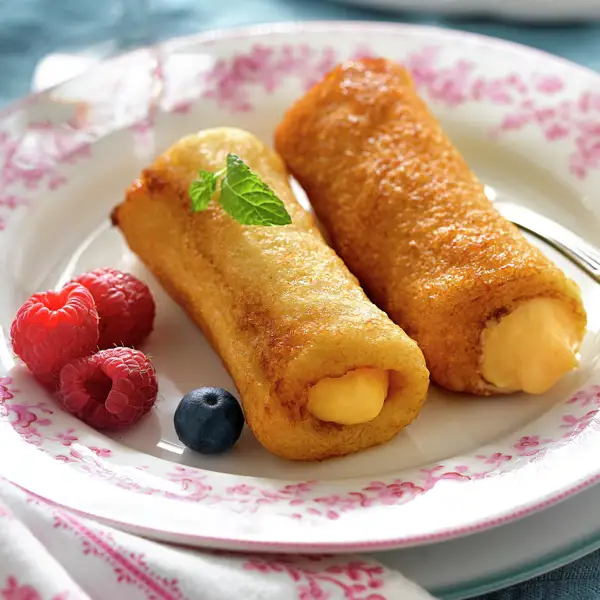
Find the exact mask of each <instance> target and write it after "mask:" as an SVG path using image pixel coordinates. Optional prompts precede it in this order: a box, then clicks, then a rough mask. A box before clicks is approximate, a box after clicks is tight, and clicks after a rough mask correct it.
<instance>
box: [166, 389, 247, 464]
mask: <svg viewBox="0 0 600 600" xmlns="http://www.w3.org/2000/svg"><path fill="white" fill-rule="evenodd" d="M173 420H174V423H175V433H177V437H178V438H179V439H180V440H181V441H182V442H183V443H184V444H185V445H186V446H187V447H188V448H191V449H192V450H195V451H196V452H200V453H201V454H220V453H221V452H225V451H227V450H229V449H230V448H232V447H233V445H234V444H235V443H236V442H237V441H238V438H239V437H240V434H241V433H242V429H243V427H244V413H243V412H242V409H241V407H240V405H239V404H238V401H237V400H236V399H235V398H234V397H233V396H232V395H231V394H230V393H229V392H228V391H226V390H223V389H221V388H214V387H204V388H198V389H197V390H193V391H191V392H190V393H189V394H186V395H185V396H184V397H183V399H182V400H181V402H180V403H179V406H178V407H177V409H176V410H175V416H174V418H173Z"/></svg>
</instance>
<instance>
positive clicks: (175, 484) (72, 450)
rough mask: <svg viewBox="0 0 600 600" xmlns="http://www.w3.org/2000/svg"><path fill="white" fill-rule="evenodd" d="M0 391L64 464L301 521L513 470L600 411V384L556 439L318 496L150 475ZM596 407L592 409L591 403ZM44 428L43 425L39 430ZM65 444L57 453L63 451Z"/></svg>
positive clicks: (308, 488)
mask: <svg viewBox="0 0 600 600" xmlns="http://www.w3.org/2000/svg"><path fill="white" fill-rule="evenodd" d="M1 381H2V383H1V384H0V385H2V386H3V387H2V388H0V391H2V390H3V391H2V393H3V394H4V396H5V397H6V398H9V397H10V401H3V402H0V417H2V418H4V419H5V420H7V421H8V422H9V423H10V424H11V425H12V427H13V428H14V429H15V431H17V432H18V433H19V435H21V437H22V438H23V439H24V440H25V441H27V442H28V443H30V444H33V445H35V446H38V447H40V448H42V449H44V450H46V451H49V452H50V453H51V454H52V455H53V456H54V458H55V459H56V460H58V461H61V462H64V463H69V464H72V465H74V466H76V467H77V468H79V469H81V470H82V471H84V472H86V473H88V474H89V475H92V476H94V477H99V478H101V479H103V480H105V481H109V482H111V483H112V484H114V485H116V486H117V487H119V488H122V489H126V490H129V491H132V492H136V493H140V494H144V495H160V496H163V497H165V498H170V499H174V500H180V501H186V502H197V503H202V504H206V505H216V504H218V505H220V506H222V507H226V508H229V509H231V510H234V511H236V512H256V511H259V510H261V509H263V508H265V507H270V509H273V508H277V509H278V510H280V511H281V512H282V514H284V515H286V516H288V517H290V518H292V519H295V520H300V519H303V518H310V519H315V518H318V519H328V520H337V519H339V517H340V515H342V514H343V513H346V512H348V511H353V510H360V509H364V508H368V507H373V506H391V505H400V504H404V503H406V502H410V501H411V500H414V499H415V498H417V497H419V496H420V495H422V494H424V493H426V492H427V491H429V490H431V489H433V488H434V487H435V486H436V485H438V484H439V483H441V482H444V481H454V482H468V481H474V480H477V479H483V478H485V477H489V476H491V475H494V474H499V473H502V472H504V471H505V470H506V469H511V468H512V463H513V462H514V460H515V459H516V458H531V457H534V456H537V457H539V456H541V455H542V454H543V453H545V452H546V451H547V450H549V449H551V448H557V447H558V446H560V445H561V444H564V443H567V442H569V441H571V440H573V438H575V437H576V436H578V435H579V434H581V433H582V432H583V431H584V430H585V429H586V428H587V427H589V426H590V425H592V424H593V423H595V422H596V421H597V420H598V418H597V415H598V412H599V411H600V386H597V385H594V386H591V387H590V388H587V389H585V390H580V391H578V392H577V393H576V394H575V395H574V396H573V397H572V398H570V399H569V400H568V401H567V403H566V405H568V406H571V407H572V408H571V412H569V413H568V414H565V415H563V416H562V418H561V423H560V424H559V433H558V435H557V437H555V438H550V437H542V436H540V435H538V434H533V435H526V436H522V437H521V438H519V439H518V440H517V441H516V442H515V443H513V444H512V446H510V447H509V448H508V452H507V451H504V450H503V451H497V450H494V449H493V447H490V450H489V451H488V452H486V453H478V454H475V455H473V456H471V457H467V458H466V460H465V463H464V464H462V463H456V464H453V463H452V462H450V461H446V462H444V463H440V464H435V465H431V466H429V467H425V468H422V469H418V470H416V471H415V472H414V473H413V474H412V476H411V478H410V479H398V478H393V479H391V480H388V481H381V480H374V481H371V482H370V483H369V484H368V485H365V486H363V487H362V488H360V489H357V490H355V491H351V492H345V493H334V494H323V493H322V491H321V487H320V485H319V482H318V481H304V482H299V483H293V484H289V483H286V484H282V485H281V486H280V487H273V486H269V487H268V488H262V487H260V486H257V485H254V484H249V483H239V484H236V485H226V486H224V485H223V484H222V483H220V482H219V481H218V480H217V479H216V478H215V477H214V476H212V475H211V473H210V472H209V471H202V470H199V469H196V468H192V467H184V466H181V465H175V466H171V467H170V468H168V469H165V470H164V472H163V473H162V477H164V480H163V481H162V484H161V485H159V486H157V485H156V484H157V482H159V483H160V480H158V479H157V478H148V477H147V475H146V473H145V469H144V468H143V467H140V468H137V469H131V468H123V467H120V466H119V465H118V464H115V463H113V462H112V461H111V460H110V459H112V458H113V452H112V450H111V449H109V448H101V447H97V446H94V445H83V444H81V443H80V442H79V438H78V436H77V435H76V430H75V429H74V428H72V427H70V428H67V429H66V430H62V431H53V432H52V433H50V432H49V433H47V434H46V433H44V432H43V428H46V427H48V428H49V430H50V429H51V426H52V423H53V420H52V416H53V415H54V414H55V412H59V413H60V408H58V407H57V406H55V405H54V404H50V403H47V402H36V403H27V402H21V401H19V398H18V394H17V391H16V390H15V389H14V388H13V387H12V379H11V378H10V377H5V378H3V379H2V380H1ZM591 405H595V408H591V409H590V406H591ZM41 430H42V431H41ZM61 448H62V451H61V450H60V449H61Z"/></svg>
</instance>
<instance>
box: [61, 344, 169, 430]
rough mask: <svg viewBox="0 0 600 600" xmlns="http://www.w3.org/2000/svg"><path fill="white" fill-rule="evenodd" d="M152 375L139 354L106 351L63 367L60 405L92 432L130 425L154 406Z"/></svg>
mask: <svg viewBox="0 0 600 600" xmlns="http://www.w3.org/2000/svg"><path fill="white" fill-rule="evenodd" d="M157 393H158V384H157V382H156V371H155V370H154V367H153V366H152V363H151V362H150V360H149V359H148V357H146V355H145V354H144V353H143V352H140V351H139V350H133V349H132V348H110V349H108V350H101V351H100V352H97V353H96V354H93V355H92V356H86V357H85V358H80V359H78V360H76V361H74V362H72V363H69V364H68V365H65V366H64V367H63V368H62V370H61V372H60V394H59V400H60V402H61V404H62V405H63V406H64V407H65V408H66V409H67V410H68V411H69V412H70V413H73V414H74V415H75V416H76V417H78V418H79V419H81V420H82V421H83V422H84V423H87V424H88V425H91V426H92V427H94V428H96V429H120V428H123V427H127V426H128V425H132V424H133V423H135V422H136V421H137V420H138V419H139V418H140V417H142V416H143V415H145V414H146V413H147V412H148V411H149V410H150V409H151V408H152V406H153V405H154V401H155V400H156V394H157Z"/></svg>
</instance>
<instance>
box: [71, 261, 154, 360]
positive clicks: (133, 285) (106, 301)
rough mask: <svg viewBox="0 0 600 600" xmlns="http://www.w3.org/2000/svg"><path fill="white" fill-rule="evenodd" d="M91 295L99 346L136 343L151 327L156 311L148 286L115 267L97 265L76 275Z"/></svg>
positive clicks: (142, 338) (134, 345)
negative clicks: (96, 317) (101, 267)
mask: <svg viewBox="0 0 600 600" xmlns="http://www.w3.org/2000/svg"><path fill="white" fill-rule="evenodd" d="M74 281H76V282H77V283H80V284H81V285H83V286H85V287H86V288H87V289H88V290H89V291H90V292H91V293H92V296H94V300H95V301H96V306H97V308H98V314H99V315H100V339H99V340H98V346H99V347H100V348H101V349H102V348H113V347H114V346H131V347H136V346H138V345H139V344H141V343H142V342H143V341H144V340H145V339H146V338H147V337H148V335H150V332H151V331H152V327H153V325H154V314H155V312H156V309H155V306H154V299H153V298H152V294H151V293H150V290H149V289H148V286H147V285H146V284H145V283H143V282H141V281H140V280H139V279H138V278H137V277H134V276H133V275H131V274H129V273H123V272H122V271H118V270H117V269H111V268H103V269H96V270H95V271H91V272H90V273H85V274H84V275H80V276H79V277H77V278H75V279H74Z"/></svg>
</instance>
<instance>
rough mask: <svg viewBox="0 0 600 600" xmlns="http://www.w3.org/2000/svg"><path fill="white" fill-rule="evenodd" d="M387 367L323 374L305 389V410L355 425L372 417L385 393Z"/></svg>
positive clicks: (318, 416)
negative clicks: (306, 392)
mask: <svg viewBox="0 0 600 600" xmlns="http://www.w3.org/2000/svg"><path fill="white" fill-rule="evenodd" d="M389 383H390V377H389V373H388V371H385V370H383V369H374V368H359V369H353V370H352V371H348V373H346V374H345V375H342V377H325V378H323V379H321V380H320V381H318V382H317V383H316V384H315V385H313V386H312V387H311V388H309V390H308V405H307V407H308V411H309V412H310V413H311V414H312V415H313V417H316V418H317V419H320V420H321V421H329V422H332V423H339V424H340V425H357V424H359V423H367V422H368V421H372V420H373V419H374V418H375V417H376V416H377V415H378V414H379V413H380V412H381V409H382V408H383V403H384V402H385V399H386V397H387V394H388V388H389Z"/></svg>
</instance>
